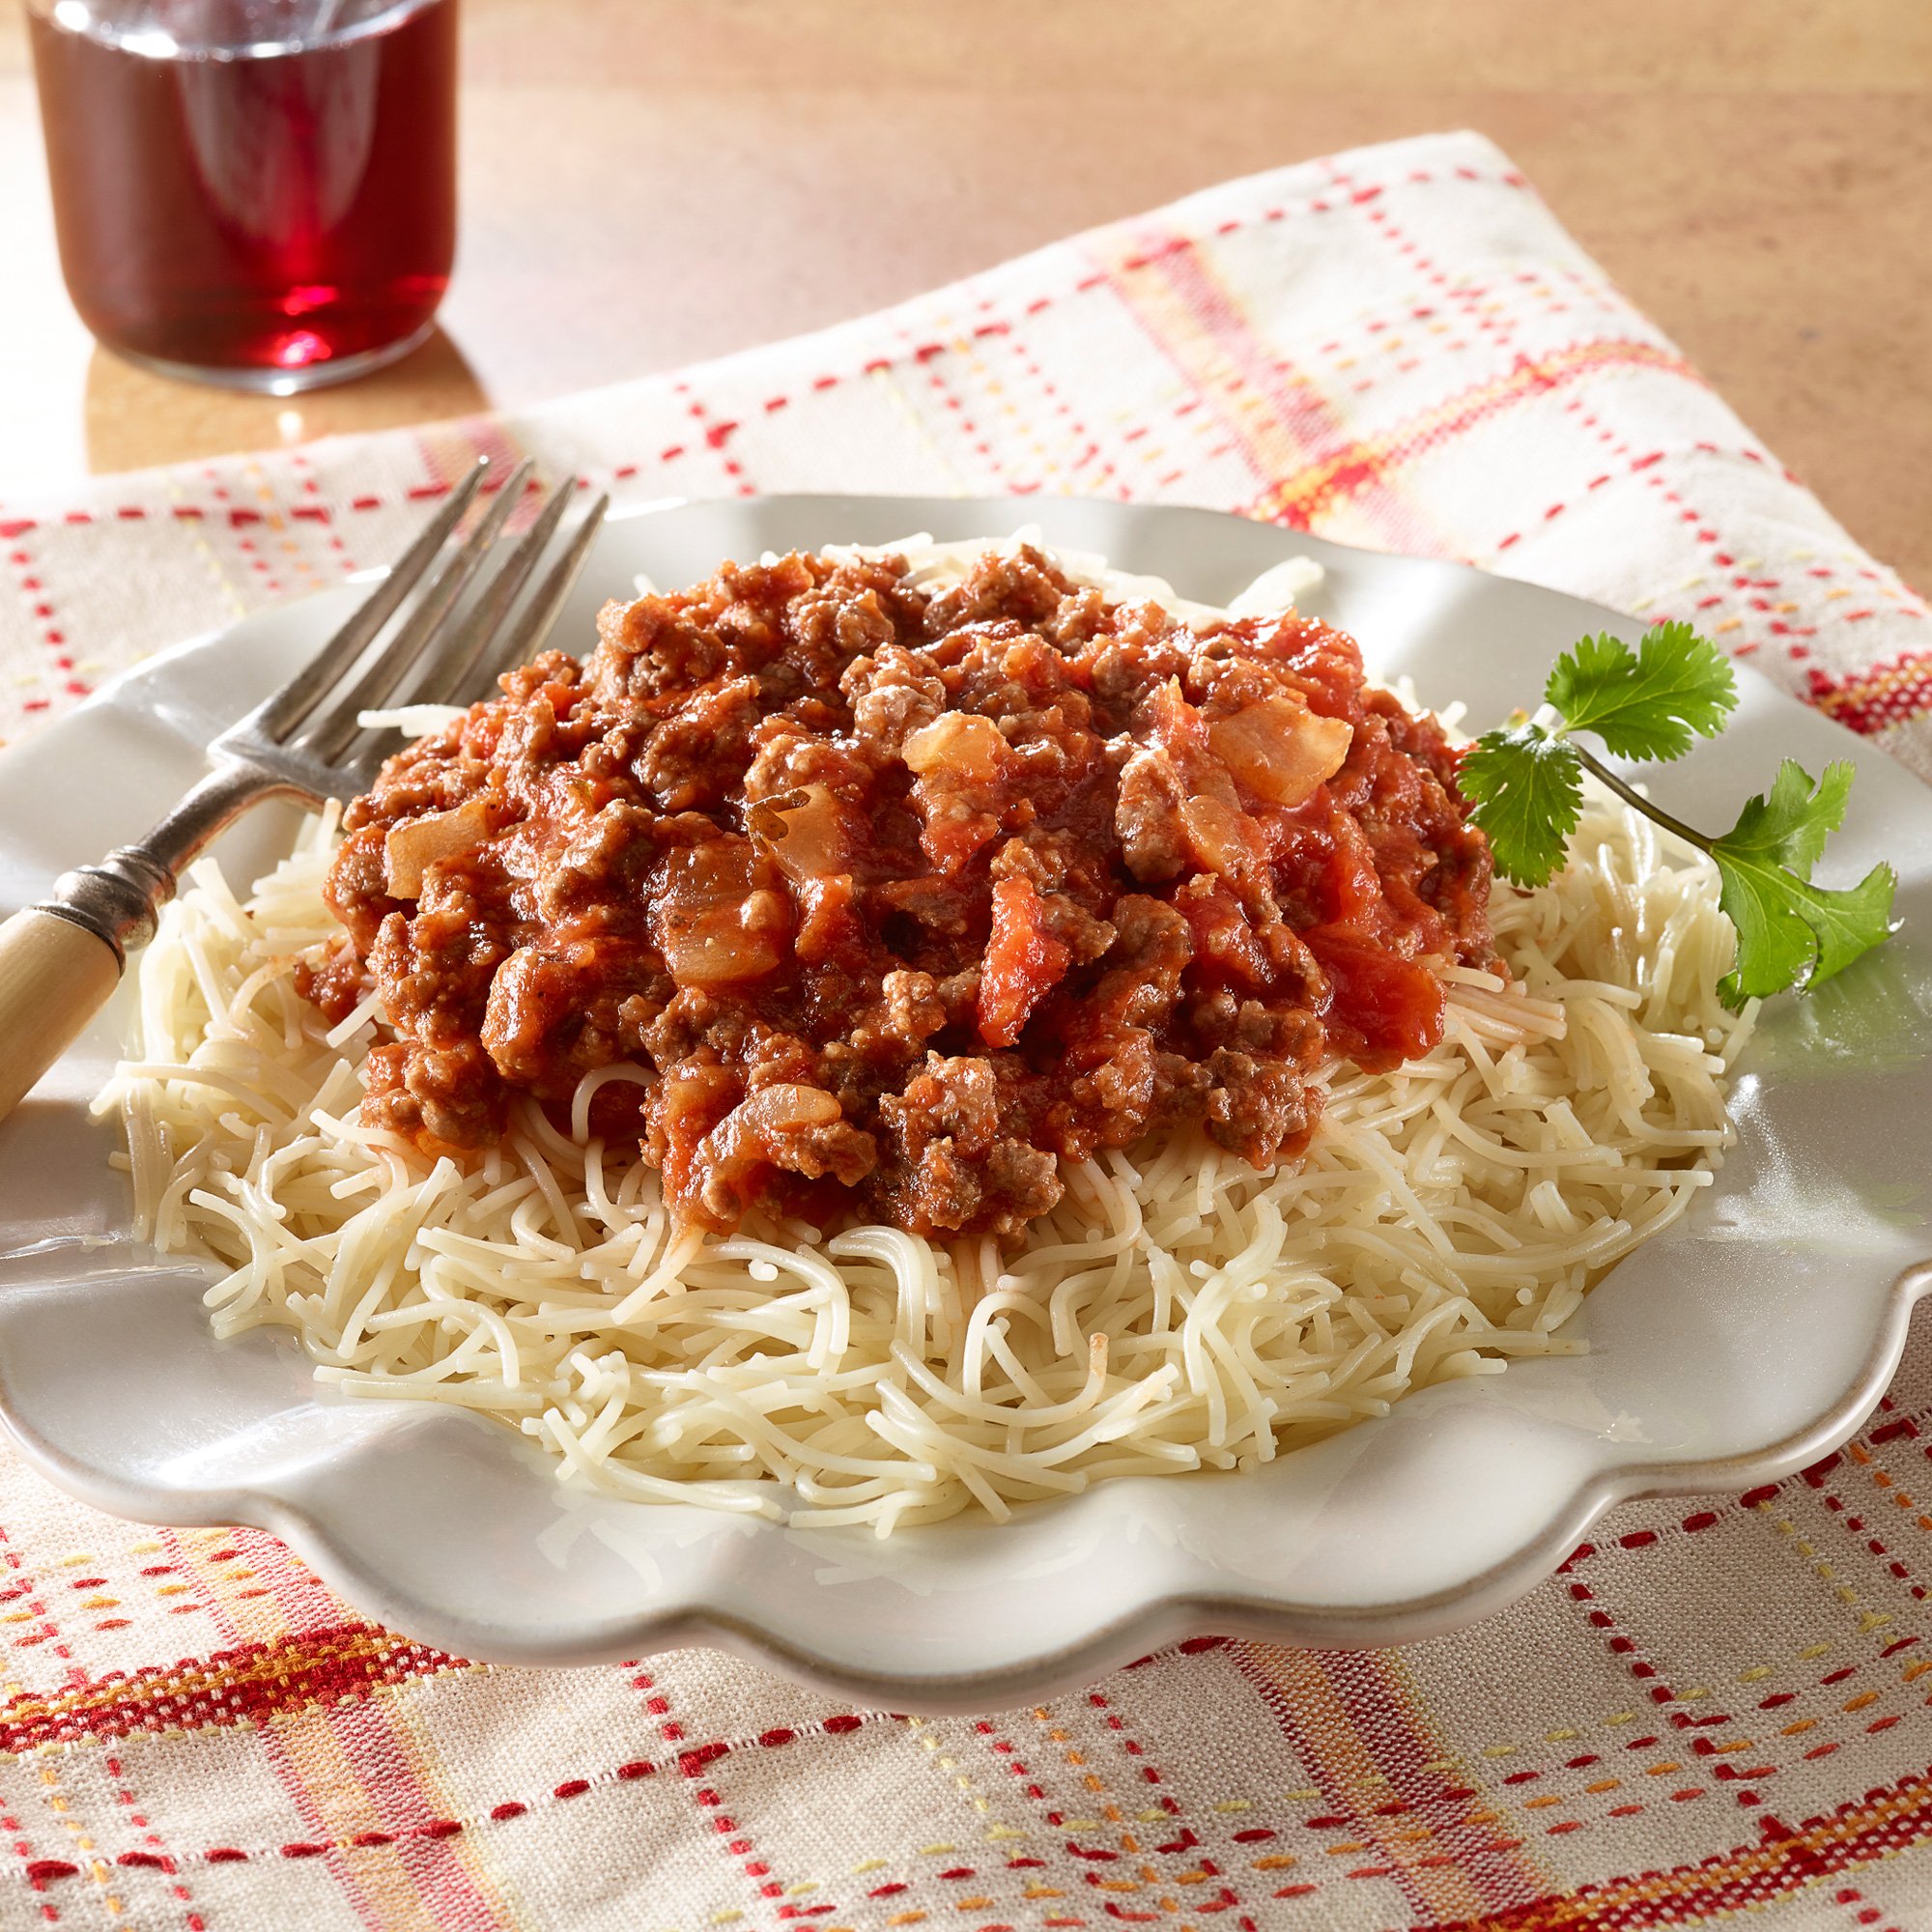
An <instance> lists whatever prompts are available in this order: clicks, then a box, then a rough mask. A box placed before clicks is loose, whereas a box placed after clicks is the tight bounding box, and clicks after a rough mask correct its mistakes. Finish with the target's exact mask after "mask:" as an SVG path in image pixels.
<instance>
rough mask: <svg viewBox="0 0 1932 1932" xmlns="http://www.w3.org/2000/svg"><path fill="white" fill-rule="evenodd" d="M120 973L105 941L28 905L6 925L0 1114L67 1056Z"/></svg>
mask: <svg viewBox="0 0 1932 1932" xmlns="http://www.w3.org/2000/svg"><path fill="white" fill-rule="evenodd" d="M120 978H121V955H120V954H119V953H118V952H115V950H114V948H113V947H111V946H110V945H108V943H107V942H106V940H104V939H102V938H100V937H99V935H97V934H95V933H93V932H90V931H89V930H88V929H87V927H86V926H84V925H77V924H76V923H74V922H73V921H72V920H71V919H63V918H62V917H61V916H60V914H59V913H55V912H46V911H43V909H42V908H41V907H39V906H29V907H28V908H27V909H26V911H24V912H16V913H15V914H14V917H13V918H12V919H10V920H9V921H8V922H7V923H5V924H4V925H0V1119H5V1118H6V1116H7V1115H9V1114H11V1113H12V1112H13V1111H14V1108H15V1107H16V1106H17V1105H18V1104H19V1103H20V1101H21V1100H23V1099H24V1098H25V1097H26V1095H27V1093H28V1091H29V1090H30V1089H31V1088H32V1087H33V1085H34V1083H35V1082H36V1081H37V1080H38V1079H39V1078H40V1077H41V1075H42V1074H43V1073H44V1072H45V1071H46V1070H47V1068H48V1067H49V1066H51V1065H53V1064H54V1062H55V1061H56V1060H58V1059H59V1058H60V1057H61V1055H62V1054H63V1053H65V1052H66V1051H67V1050H68V1048H69V1047H70V1046H71V1045H72V1044H73V1042H74V1040H75V1039H76V1038H77V1037H79V1035H80V1031H81V1029H82V1028H83V1027H84V1026H86V1024H87V1023H88V1021H89V1020H91V1019H92V1018H93V1017H94V1015H95V1014H96V1013H98V1012H99V1010H100V1009H101V1008H102V1007H103V1006H105V1005H106V1003H107V997H108V995H109V994H110V993H112V992H113V990H114V988H115V985H116V983H117V982H118V981H119V980H120Z"/></svg>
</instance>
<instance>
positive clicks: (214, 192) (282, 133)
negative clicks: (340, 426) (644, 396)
mask: <svg viewBox="0 0 1932 1932" xmlns="http://www.w3.org/2000/svg"><path fill="white" fill-rule="evenodd" d="M62 11H63V12H65V11H67V10H66V9H63V10H62ZM211 11H212V12H213V13H214V14H216V15H219V14H221V13H222V12H223V11H224V10H223V9H222V8H221V7H220V6H216V7H215V8H213V9H212V10H211V9H210V7H209V6H208V5H206V4H205V0H203V4H201V5H199V6H197V7H196V9H195V14H196V17H197V18H198V19H202V20H206V19H207V17H208V15H209V14H210V13H211ZM229 11H231V12H232V13H233V14H235V15H236V16H238V19H239V17H240V16H241V15H242V8H241V5H239V4H238V5H232V6H231V8H230V10H229ZM276 11H277V10H276V8H275V7H274V6H273V5H270V6H269V7H267V8H264V7H263V6H262V5H261V4H260V0H255V4H253V5H252V6H250V7H248V9H247V17H248V18H250V19H252V20H253V21H254V22H255V23H256V30H255V31H254V32H253V33H252V34H243V35H241V38H242V39H255V40H262V41H268V40H272V39H273V38H274V36H273V33H272V21H273V18H274V15H275V13H276ZM304 11H305V10H304ZM151 13H152V14H155V15H156V16H157V17H158V18H159V19H160V20H161V21H162V22H164V23H165V22H166V21H167V19H168V18H169V13H168V8H167V6H166V5H165V4H156V5H155V6H153V7H152V8H151ZM265 15H266V17H267V20H268V21H269V23H270V31H268V32H263V31H262V30H261V27H262V22H263V20H264V17H265ZM29 21H30V24H31V27H32V31H33V47H34V64H35V68H36V70H37V71H38V73H39V77H40V89H41V111H42V118H43V122H44V123H45V129H46V143H47V168H48V173H49V175H50V177H51V179H52V183H53V199H54V220H55V225H56V229H57V231H58V234H59V238H60V253H61V268H62V270H63V271H64V273H65V275H66V278H67V286H68V292H69V294H70V295H71V296H72V298H73V303H74V306H75V307H76V308H77V309H78V310H79V311H80V316H81V320H82V321H83V322H85V323H86V324H87V326H88V327H89V328H90V329H92V330H93V332H94V334H95V335H96V336H97V337H98V338H99V340H100V341H102V342H104V343H106V344H107V345H108V346H109V347H110V348H113V349H120V350H125V351H127V352H128V354H130V355H135V356H140V357H145V358H147V359H149V360H151V361H157V362H166V363H174V364H180V365H185V366H187V367H189V368H192V369H201V370H209V371H230V372H234V374H235V375H236V377H237V379H238V380H241V381H252V385H255V386H262V387H270V386H274V387H280V386H282V383H279V382H277V381H276V378H277V377H278V376H279V377H281V378H282V379H284V381H285V382H286V384H287V386H289V387H296V386H306V385H307V384H310V383H313V382H316V381H318V380H327V374H328V373H329V370H328V367H327V365H331V364H339V363H341V362H342V361H344V359H345V358H348V357H361V356H365V355H374V354H375V353H376V352H379V351H381V350H383V349H385V348H387V347H389V346H391V345H393V344H398V343H401V342H403V341H406V340H407V339H408V338H409V337H411V336H412V335H413V334H414V333H415V332H416V331H417V330H418V329H421V328H423V327H426V325H427V324H428V322H429V319H430V317H431V316H432V315H433V314H434V313H435V311H436V305H437V303H438V302H439V301H440V299H441V297H442V292H443V290H444V288H445V287H446V286H447V285H448V281H449V268H450V261H451V258H452V256H453V254H454V252H455V241H456V168H455V137H456V87H455V73H456V0H418V4H415V5H413V6H412V5H410V4H407V0H362V4H361V5H360V6H359V7H358V6H357V5H356V4H355V0H350V4H348V5H344V6H341V7H339V8H337V9H336V10H335V13H334V24H333V26H332V28H331V29H330V38H329V39H328V40H327V42H325V43H323V44H321V45H318V46H314V47H299V46H298V47H297V49H296V50H294V51H269V52H259V53H243V54H223V55H212V54H207V53H188V54H180V53H177V54H174V55H171V56H164V57H156V56H155V55H153V54H149V53H143V52H137V51H133V50H131V49H130V48H129V47H128V46H125V45H116V44H114V43H112V42H111V41H109V40H107V39H104V38H97V37H96V35H95V34H90V33H88V32H85V31H80V32H76V31H72V30H71V29H70V28H67V27H64V26H59V25H56V24H55V23H54V22H53V21H52V20H50V19H47V18H45V17H43V15H42V14H40V13H39V12H37V11H34V10H30V11H29ZM248 372H253V375H252V378H251V376H250V375H249V373H248ZM343 373H344V374H348V373H350V372H349V371H347V370H345V371H343Z"/></svg>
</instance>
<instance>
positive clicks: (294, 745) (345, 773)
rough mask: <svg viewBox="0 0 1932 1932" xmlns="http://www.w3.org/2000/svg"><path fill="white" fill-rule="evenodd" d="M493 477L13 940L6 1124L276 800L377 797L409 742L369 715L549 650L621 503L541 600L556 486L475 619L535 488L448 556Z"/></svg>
mask: <svg viewBox="0 0 1932 1932" xmlns="http://www.w3.org/2000/svg"><path fill="white" fill-rule="evenodd" d="M488 468H489V461H488V459H487V458H485V459H484V460H483V461H482V462H480V463H478V464H477V465H476V467H475V468H474V469H471V470H470V472H469V475H468V476H466V477H465V478H464V479H463V481H462V482H461V483H459V484H458V485H457V486H456V488H455V489H454V490H453V491H451V492H450V495H449V497H448V500H447V501H446V502H445V503H444V504H443V506H442V507H441V509H440V510H439V511H438V512H437V514H436V515H435V516H434V517H433V518H432V519H431V520H430V522H429V524H428V525H427V526H426V527H425V528H424V529H423V531H422V533H421V534H420V535H419V536H418V537H417V538H416V540H415V541H414V543H412V545H411V546H410V548H409V549H408V551H406V552H405V553H404V554H403V556H402V557H401V558H400V559H399V560H398V562H397V563H396V564H395V565H394V567H393V568H392V569H391V570H390V572H389V574H388V576H387V577H385V578H384V580H383V582H381V583H380V584H379V585H378V586H377V587H376V589H375V590H374V591H373V592H372V593H371V594H370V596H369V597H368V599H367V600H366V601H365V602H364V603H363V605H362V606H361V608H360V609H359V610H357V611H356V612H355V615H354V616H352V617H351V618H350V619H349V621H348V622H347V623H346V624H344V625H343V627H342V628H341V630H339V631H338V632H337V633H336V634H335V636H334V637H333V638H331V639H329V640H328V642H327V643H326V644H325V645H324V646H323V647H322V649H321V650H319V651H318V652H317V653H316V654H315V656H314V657H313V658H312V659H311V660H310V661H309V662H308V663H307V664H306V665H304V666H303V667H302V668H301V669H300V670H298V671H297V672H296V674H295V675H294V676H293V677H292V678H290V679H289V681H288V682H287V683H286V684H284V685H283V686H282V687H281V689H280V690H279V691H277V692H275V693H273V694H272V695H271V696H269V697H267V698H264V699H263V701H262V702H261V703H260V704H258V705H257V706H256V707H255V708H254V710H252V711H251V712H249V713H248V715H247V716H246V717H245V718H243V719H242V720H241V722H240V723H239V724H236V725H230V726H229V728H228V729H227V730H226V731H224V732H222V734H221V735H220V736H219V737H218V738H216V739H215V741H214V742H213V744H212V745H211V746H210V747H209V759H210V770H209V772H208V774H207V776H206V777H205V778H203V779H202V780H201V781H199V782H198V783H196V784H195V785H193V786H191V787H190V788H189V790H188V791H187V792H186V793H185V794H184V796H183V797H182V798H181V800H180V801H179V802H178V803H177V804H176V805H175V806H174V808H173V809H172V810H169V811H168V812H166V813H165V814H164V815H163V816H162V817H161V819H160V821H159V822H158V823H157V824H156V826H155V828H154V829H153V830H152V831H151V832H150V833H149V834H148V836H147V837H146V838H143V839H140V840H139V841H138V842H137V843H135V844H132V845H123V846H120V847H118V848H117V849H116V850H114V851H112V852H110V853H108V855H107V856H106V858H104V859H103V860H102V861H101V862H100V864H99V865H98V866H83V867H80V868H79V869H78V870H77V871H72V872H67V873H64V874H62V876H61V877H60V878H59V879H58V880H56V881H55V883H54V890H53V895H52V896H51V897H50V898H47V899H44V900H43V901H41V902H40V903H39V904H38V905H31V906H28V907H27V908H26V909H25V910H24V911H22V912H17V913H15V914H14V917H13V918H12V919H10V920H8V921H7V922H6V923H5V924H4V925H0V1119H4V1118H5V1117H6V1115H8V1114H10V1113H11V1112H12V1111H13V1110H14V1106H15V1104H16V1103H17V1102H18V1101H19V1100H20V1098H21V1097H22V1095H24V1094H26V1093H27V1091H28V1090H29V1089H30V1088H31V1087H32V1086H33V1085H34V1083H35V1082H36V1081H37V1080H38V1079H39V1078H40V1077H41V1075H42V1074H43V1073H44V1072H45V1071H46V1070H47V1068H48V1067H49V1066H51V1065H53V1064H54V1062H55V1061H56V1060H58V1059H59V1058H60V1056H61V1055H62V1054H63V1053H64V1052H65V1051H66V1050H67V1048H68V1047H69V1046H70V1045H71V1044H72V1042H73V1040H74V1039H75V1037H77V1036H78V1035H79V1033H80V1030H81V1029H82V1027H84V1026H85V1025H86V1024H87V1022H88V1020H89V1019H90V1018H91V1017H92V1016H93V1015H94V1014H95V1013H96V1012H97V1011H98V1010H99V1008H100V1007H101V1006H102V1005H103V1004H104V1003H105V1001H106V999H107V997H108V995H109V994H110V993H112V992H113V990H114V986H115V983H116V981H117V980H119V979H120V977H121V973H122V969H123V968H124V967H125V966H126V964H127V958H128V952H129V950H130V949H132V948H134V947H137V946H142V945H145V944H146V943H147V941H148V940H150V939H151V938H153V936H154V932H155V922H156V917H157V915H158V913H159V911H160V908H161V907H162V906H163V905H165V904H166V903H167V901H168V900H169V899H170V898H172V897H173V896H174V892H175V885H176V881H177V879H178V877H179V876H180V874H181V872H182V870H183V868H184V867H186V866H187V864H188V862H189V861H190V860H192V859H193V858H194V857H195V855H196V854H197V853H198V852H200V851H201V850H202V849H203V847H204V846H206V845H207V844H208V843H209V841H210V840H211V839H213V838H214V837H215V835H216V834H217V833H219V832H221V831H222V830H223V829H224V828H225V827H227V826H228V825H230V824H232V823H233V822H234V821H235V819H236V818H238V817H239V816H240V815H241V813H242V812H243V811H245V810H247V809H248V807H250V806H251V805H254V804H256V803H257V802H258V801H260V800H262V799H265V798H276V797H282V798H301V799H307V800H309V801H310V802H311V803H317V804H319V803H320V802H321V801H323V800H324V799H330V798H335V799H343V800H348V799H351V798H354V797H355V795H356V794H357V793H358V792H362V791H366V790H367V789H368V788H369V785H370V783H371V781H373V780H374V779H375V776H376V773H377V771H378V769H379V768H380V766H381V765H382V762H383V759H384V756H385V755H387V753H389V752H390V751H392V750H394V749H395V734H394V733H393V732H392V731H386V730H377V729H372V728H369V727H365V726H364V725H362V724H361V723H360V715H361V714H362V713H363V712H365V711H371V710H376V709H380V708H384V707H390V708H394V707H398V706H401V705H405V704H435V703H454V704H468V703H469V702H471V701H472V700H473V699H475V698H477V697H480V696H483V695H485V694H486V693H487V692H488V691H489V689H490V687H491V685H492V684H494V683H495V681H496V679H497V677H498V676H499V675H500V674H501V673H502V672H503V671H505V670H508V669H509V668H511V667H513V666H515V665H518V664H521V663H523V662H524V661H525V660H526V659H527V658H529V657H530V656H532V655H533V654H534V653H535V651H536V650H537V649H538V648H539V646H540V645H541V644H542V643H543V640H544V639H545V638H546V637H547V636H548V635H549V634H550V629H551V626H552V625H553V624H554V622H555V621H556V616H557V612H558V611H560V610H561V609H562V607H563V603H564V600H565V598H567V597H568V596H569V594H570V590H571V587H572V585H573V584H575V583H576V582H577V578H578V574H579V573H580V572H581V571H582V568H583V563H584V559H585V558H586V557H587V556H588V555H589V553H590V546H591V543H592V542H593V540H594V539H595V537H596V535H597V529H598V526H599V525H600V524H601V523H602V521H603V518H604V512H605V510H606V508H608V506H609V502H610V499H609V497H598V498H597V500H596V501H595V502H594V503H592V504H591V506H590V508H589V510H588V511H587V512H586V513H585V514H584V515H583V516H582V519H580V521H579V522H578V524H577V526H576V527H575V529H574V530H573V531H572V533H571V535H570V537H569V540H568V541H567V542H566V543H565V544H564V545H563V547H562V549H561V551H560V552H559V553H558V554H557V555H556V557H555V559H554V562H553V563H552V565H551V567H550V569H549V571H548V572H547V573H546V574H545V575H544V577H543V579H542V580H541V582H539V583H538V584H537V586H536V588H535V589H534V590H533V591H531V592H530V594H529V595H528V596H527V597H525V596H523V595H522V593H523V592H524V590H525V588H526V585H527V584H528V582H529V581H530V578H531V576H532V575H533V573H534V572H535V570H536V567H537V565H538V563H539V562H540V561H541V560H542V558H543V554H544V553H545V551H546V550H547V549H548V548H549V547H550V545H551V543H552V540H553V539H554V537H555V536H556V533H557V528H558V526H559V525H560V524H561V523H562V522H563V518H564V513H565V511H566V510H567V509H568V508H569V506H570V503H571V500H572V497H573V496H574V494H575V491H574V486H573V485H572V484H570V483H568V482H566V483H563V484H560V485H558V487H557V488H556V489H555V490H554V491H553V492H552V493H551V495H550V497H549V499H548V500H547V501H546V502H545V504H544V506H543V508H542V509H541V510H540V511H539V512H538V514H537V517H536V520H535V522H534V523H532V524H531V526H530V527H529V529H528V531H527V532H526V534H525V535H524V536H523V537H522V538H521V539H519V541H518V542H517V543H516V544H515V545H514V546H512V547H510V548H509V549H508V553H507V554H506V555H505V556H504V557H503V558H502V560H501V561H500V562H499V563H497V567H496V569H495V571H494V572H493V573H492V574H491V575H490V576H489V577H488V579H487V581H486V582H484V584H483V586H482V587H481V589H480V590H478V592H477V594H476V595H475V596H474V597H473V598H471V599H470V601H469V604H468V605H467V606H466V605H464V603H463V595H464V592H465V591H466V590H468V589H469V587H470V585H471V584H472V582H475V581H476V579H477V577H478V573H479V572H480V571H481V570H482V569H483V566H484V565H485V563H486V562H487V561H488V560H489V559H490V557H491V555H492V553H493V552H494V551H495V550H496V548H497V539H498V538H499V537H500V536H501V534H502V530H503V526H504V525H505V523H507V522H508V521H509V517H510V513H511V512H512V510H514V509H515V508H516V506H517V504H518V503H519V502H520V501H521V500H522V498H523V496H524V493H525V489H526V485H527V483H528V481H529V477H530V471H531V466H530V465H529V464H527V463H524V464H521V465H519V466H518V468H517V469H515V470H514V471H513V472H512V473H511V474H510V476H509V477H508V478H507V479H506V480H505V481H504V483H503V485H502V487H501V488H500V489H499V490H497V493H496V497H495V500H494V501H493V502H492V503H491V504H490V506H489V508H488V509H487V510H486V511H485V512H484V513H483V515H482V516H480V517H479V518H478V519H477V520H476V523H475V526H474V527H473V528H472V529H471V530H470V531H469V534H468V535H467V536H466V537H464V538H463V539H462V541H461V542H459V543H457V544H456V545H455V546H454V547H453V548H450V547H449V539H450V537H451V536H452V534H453V533H454V532H455V530H456V528H457V526H458V525H459V524H460V523H461V522H462V521H463V516H464V512H465V511H466V510H468V509H469V505H470V502H471V500H472V499H473V498H474V497H475V496H476V494H477V491H478V489H479V488H480V486H481V484H482V482H483V478H484V474H485V472H486V470H487V469H488ZM446 549H447V552H448V554H446V555H445V554H444V552H445V550H446ZM412 592H416V593H417V594H416V595H415V597H414V601H413V603H411V593H412ZM406 604H408V605H409V607H410V608H409V609H408V610H407V611H405V610H404V606H405V605H406ZM399 614H400V621H398V622H396V623H395V626H394V628H393V630H391V629H390V625H391V620H392V619H397V618H398V617H399ZM385 631H386V632H388V633H389V635H388V636H387V637H386V638H384V632H385ZM379 640H380V641H379Z"/></svg>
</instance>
